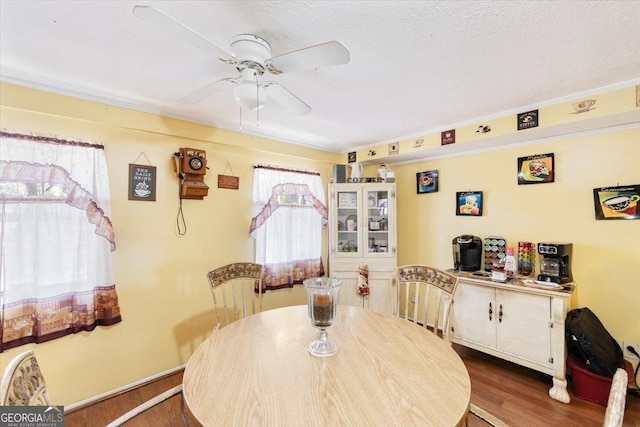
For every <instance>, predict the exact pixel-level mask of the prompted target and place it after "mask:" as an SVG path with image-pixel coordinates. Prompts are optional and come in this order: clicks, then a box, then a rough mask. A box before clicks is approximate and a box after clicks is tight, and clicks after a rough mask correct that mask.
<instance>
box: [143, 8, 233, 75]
mask: <svg viewBox="0 0 640 427" xmlns="http://www.w3.org/2000/svg"><path fill="white" fill-rule="evenodd" d="M133 14H134V15H135V16H137V17H138V18H140V19H142V20H144V21H147V22H148V23H149V24H151V25H153V26H155V27H157V28H160V29H162V30H165V31H169V32H172V33H173V34H175V35H176V36H178V37H180V38H181V39H182V40H184V41H186V42H189V43H191V44H192V45H194V46H196V47H198V48H200V49H202V50H204V51H205V52H207V53H209V54H211V55H213V56H215V57H217V58H220V59H222V60H223V61H229V62H232V63H235V62H236V59H235V58H234V57H233V55H231V54H230V53H228V52H227V51H225V50H224V49H222V48H221V47H219V46H217V45H215V44H213V43H212V42H210V41H209V40H207V39H206V38H204V37H203V36H201V35H200V34H198V33H197V32H195V31H194V30H192V29H191V28H189V27H187V26H186V25H184V24H183V23H181V22H179V21H177V20H175V19H174V18H172V17H171V16H169V15H167V14H166V13H164V12H161V11H159V10H158V9H155V8H153V7H151V6H134V7H133Z"/></svg>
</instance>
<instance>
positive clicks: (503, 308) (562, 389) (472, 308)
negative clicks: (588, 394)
mask: <svg viewBox="0 0 640 427" xmlns="http://www.w3.org/2000/svg"><path fill="white" fill-rule="evenodd" d="M469 276H471V274H470V273H459V275H458V277H459V282H458V288H457V290H456V293H455V296H454V301H453V309H452V310H453V311H452V322H451V341H453V342H455V343H457V344H461V345H464V346H466V347H470V348H473V349H476V350H479V351H482V352H484V353H488V354H491V355H493V356H496V357H499V358H502V359H505V360H508V361H511V362H514V363H517V364H519V365H522V366H526V367H528V368H531V369H535V370H536V371H540V372H543V373H546V374H549V375H551V376H553V387H552V388H551V390H549V396H551V397H552V398H554V399H556V400H559V401H561V402H564V403H569V401H570V398H569V393H567V381H566V345H565V335H564V319H565V317H566V315H567V312H568V311H569V298H570V297H571V292H572V290H573V286H571V290H549V289H540V288H534V287H528V286H524V285H522V284H521V282H519V281H517V282H516V284H508V283H506V284H505V283H497V282H492V281H490V280H485V279H478V278H474V277H469Z"/></svg>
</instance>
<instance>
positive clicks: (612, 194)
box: [593, 184, 640, 220]
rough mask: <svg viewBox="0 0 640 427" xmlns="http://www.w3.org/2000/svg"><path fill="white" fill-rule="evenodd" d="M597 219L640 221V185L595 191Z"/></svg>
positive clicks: (597, 189) (596, 189)
mask: <svg viewBox="0 0 640 427" xmlns="http://www.w3.org/2000/svg"><path fill="white" fill-rule="evenodd" d="M593 203H594V207H595V212H596V219H597V220H601V219H640V207H638V204H639V203H640V185H639V184H636V185H624V186H621V187H602V188H594V189H593Z"/></svg>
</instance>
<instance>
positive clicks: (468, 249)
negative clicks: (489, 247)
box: [451, 234, 482, 271]
mask: <svg viewBox="0 0 640 427" xmlns="http://www.w3.org/2000/svg"><path fill="white" fill-rule="evenodd" d="M451 243H452V245H453V266H454V268H455V269H456V270H458V271H478V270H480V263H481V262H482V239H481V238H479V237H478V236H472V235H470V234H463V235H461V236H457V237H454V238H453V241H452V242H451Z"/></svg>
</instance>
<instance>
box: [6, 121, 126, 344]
mask: <svg viewBox="0 0 640 427" xmlns="http://www.w3.org/2000/svg"><path fill="white" fill-rule="evenodd" d="M109 215H110V198H109V182H108V175H107V170H106V162H105V158H104V147H103V146H102V145H99V144H91V143H86V142H82V141H71V140H64V139H60V138H54V137H42V136H34V135H29V134H24V133H9V132H5V131H3V132H1V133H0V249H1V252H0V267H1V269H0V270H1V272H2V273H1V274H0V291H1V292H0V295H1V304H0V320H1V323H0V324H1V325H2V329H1V335H2V340H1V346H0V351H2V350H4V349H7V348H12V347H16V346H19V345H22V344H25V343H29V342H36V343H38V342H44V341H48V340H50V339H54V338H57V337H60V336H63V335H67V334H70V333H74V332H79V331H82V330H92V329H94V328H95V327H96V326H98V325H111V324H114V323H117V322H119V321H120V320H121V318H120V308H119V305H118V296H117V294H116V290H115V285H114V283H113V273H112V267H111V251H112V250H113V249H115V240H114V235H113V227H112V224H111V220H110V219H109Z"/></svg>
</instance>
